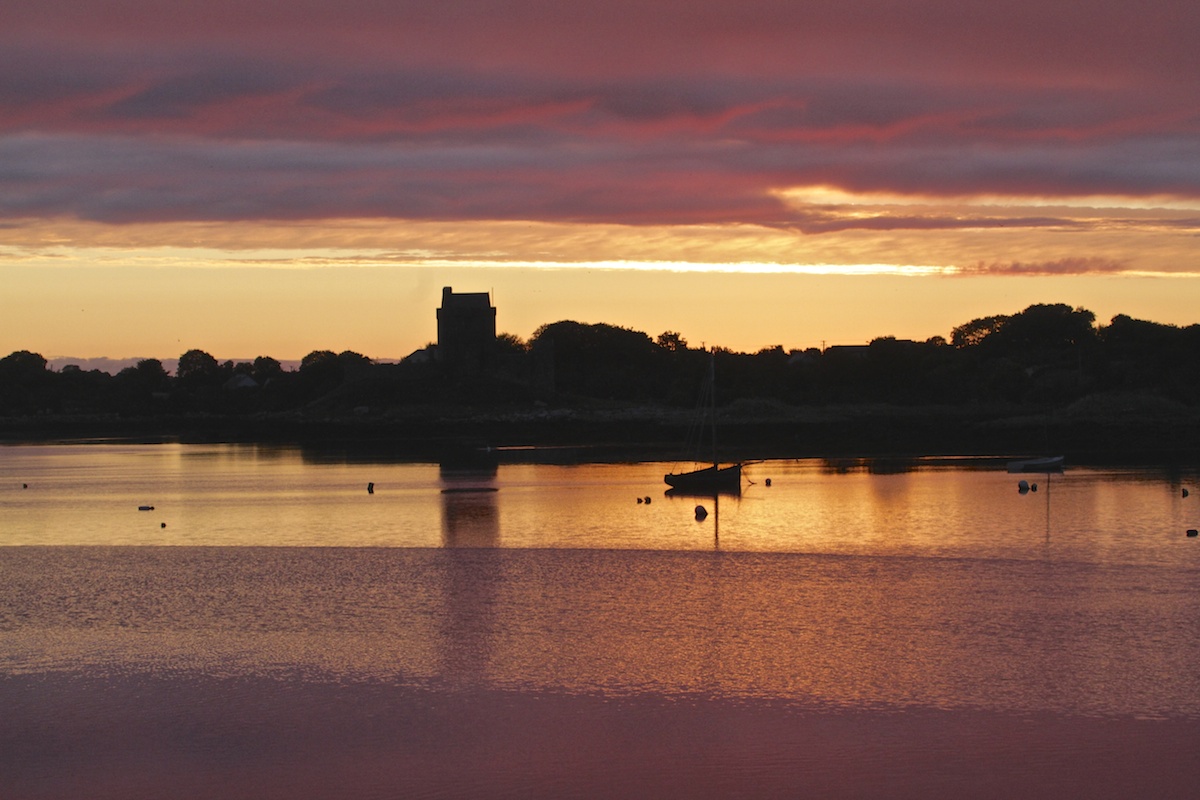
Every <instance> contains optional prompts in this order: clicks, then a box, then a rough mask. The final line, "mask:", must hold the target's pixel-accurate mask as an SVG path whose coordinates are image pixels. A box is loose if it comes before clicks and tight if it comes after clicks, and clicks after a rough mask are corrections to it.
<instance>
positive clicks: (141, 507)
mask: <svg viewBox="0 0 1200 800" xmlns="http://www.w3.org/2000/svg"><path fill="white" fill-rule="evenodd" d="M153 510H154V506H138V511H153Z"/></svg>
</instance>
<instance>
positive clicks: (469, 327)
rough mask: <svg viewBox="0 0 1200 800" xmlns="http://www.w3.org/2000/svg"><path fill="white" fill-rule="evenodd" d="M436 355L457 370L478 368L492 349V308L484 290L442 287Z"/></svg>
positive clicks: (483, 364) (466, 370)
mask: <svg viewBox="0 0 1200 800" xmlns="http://www.w3.org/2000/svg"><path fill="white" fill-rule="evenodd" d="M437 323H438V343H437V354H438V359H439V360H440V361H441V362H442V363H443V364H446V365H447V366H448V367H449V368H450V369H452V370H454V371H456V372H458V373H460V374H471V373H477V372H482V371H483V370H484V369H485V368H486V367H487V366H488V365H489V363H490V362H491V358H492V354H493V353H494V352H495V350H496V309H495V308H494V307H493V306H492V300H491V298H490V297H489V296H488V294H487V292H459V293H457V294H456V293H455V292H454V290H453V289H452V288H450V287H449V286H447V287H445V288H444V289H442V307H441V308H439V309H438V311H437Z"/></svg>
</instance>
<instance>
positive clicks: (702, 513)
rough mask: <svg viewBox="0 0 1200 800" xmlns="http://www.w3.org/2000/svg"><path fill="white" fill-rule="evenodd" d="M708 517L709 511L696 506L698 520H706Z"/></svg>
mask: <svg viewBox="0 0 1200 800" xmlns="http://www.w3.org/2000/svg"><path fill="white" fill-rule="evenodd" d="M707 516H708V509H707V508H705V507H704V506H696V519H704V518H705V517H707Z"/></svg>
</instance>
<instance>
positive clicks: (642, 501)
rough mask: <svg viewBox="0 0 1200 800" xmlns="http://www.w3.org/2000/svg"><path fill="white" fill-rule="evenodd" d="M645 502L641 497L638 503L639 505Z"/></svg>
mask: <svg viewBox="0 0 1200 800" xmlns="http://www.w3.org/2000/svg"><path fill="white" fill-rule="evenodd" d="M644 502H645V501H644V500H642V498H640V497H639V498H638V505H639V506H640V505H641V504H642V503H644Z"/></svg>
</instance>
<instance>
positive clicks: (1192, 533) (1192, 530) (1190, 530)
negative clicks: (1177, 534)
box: [1187, 528, 1200, 536]
mask: <svg viewBox="0 0 1200 800" xmlns="http://www.w3.org/2000/svg"><path fill="white" fill-rule="evenodd" d="M1187 533H1188V536H1196V535H1200V531H1197V530H1196V529H1195V528H1188V532H1187Z"/></svg>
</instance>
